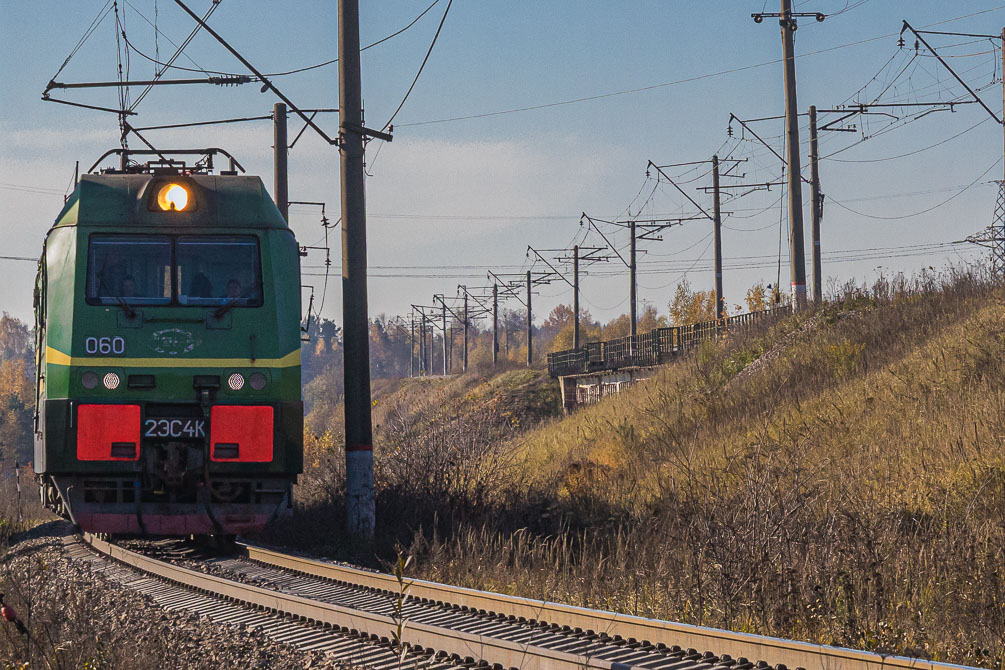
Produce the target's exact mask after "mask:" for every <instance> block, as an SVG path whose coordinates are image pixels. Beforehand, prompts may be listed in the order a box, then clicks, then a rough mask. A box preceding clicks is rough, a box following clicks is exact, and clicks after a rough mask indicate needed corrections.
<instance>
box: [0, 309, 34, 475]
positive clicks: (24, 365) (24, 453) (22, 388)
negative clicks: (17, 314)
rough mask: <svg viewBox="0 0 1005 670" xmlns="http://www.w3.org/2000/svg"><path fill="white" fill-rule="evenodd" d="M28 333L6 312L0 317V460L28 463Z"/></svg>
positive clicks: (31, 377)
mask: <svg viewBox="0 0 1005 670" xmlns="http://www.w3.org/2000/svg"><path fill="white" fill-rule="evenodd" d="M33 340H34V337H33V333H32V330H31V329H30V328H29V327H28V326H27V325H26V324H24V323H23V322H22V321H20V320H19V319H16V318H14V317H12V316H10V315H9V314H7V313H6V312H5V313H4V314H3V316H2V317H0V460H4V461H12V460H17V461H19V462H21V463H27V462H28V461H29V460H31V452H32V441H33V435H32V432H33V429H32V425H33V414H34V409H35V384H34V376H35V370H34V368H35V366H34V353H33V352H34V347H33Z"/></svg>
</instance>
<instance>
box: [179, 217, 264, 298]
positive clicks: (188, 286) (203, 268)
mask: <svg viewBox="0 0 1005 670" xmlns="http://www.w3.org/2000/svg"><path fill="white" fill-rule="evenodd" d="M175 249H176V257H177V282H178V301H179V302H180V303H181V304H183V305H213V306H216V305H234V306H248V307H251V306H257V305H261V304H262V284H261V281H260V279H259V277H261V272H260V268H259V260H258V241H257V240H256V239H255V238H254V237H222V236H208V235H207V236H200V237H196V236H191V237H179V238H178V240H177V242H176V246H175Z"/></svg>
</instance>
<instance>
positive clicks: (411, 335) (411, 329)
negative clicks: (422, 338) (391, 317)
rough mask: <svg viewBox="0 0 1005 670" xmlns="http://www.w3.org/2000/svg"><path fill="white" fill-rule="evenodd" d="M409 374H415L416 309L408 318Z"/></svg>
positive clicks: (410, 375)
mask: <svg viewBox="0 0 1005 670" xmlns="http://www.w3.org/2000/svg"><path fill="white" fill-rule="evenodd" d="M408 376H409V377H414V376H415V310H414V309H413V310H412V315H411V318H410V319H409V320H408Z"/></svg>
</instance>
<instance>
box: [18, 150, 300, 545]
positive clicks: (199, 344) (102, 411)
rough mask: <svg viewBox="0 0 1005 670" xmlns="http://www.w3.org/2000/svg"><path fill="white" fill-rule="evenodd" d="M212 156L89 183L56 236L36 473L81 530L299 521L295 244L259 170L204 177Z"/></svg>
mask: <svg viewBox="0 0 1005 670" xmlns="http://www.w3.org/2000/svg"><path fill="white" fill-rule="evenodd" d="M219 151H220V150H209V151H208V152H207V156H208V159H209V160H208V161H207V160H206V159H205V158H204V159H203V160H201V161H200V162H199V163H197V166H195V167H193V166H188V165H186V164H185V163H184V162H183V161H180V160H175V159H165V160H161V161H154V162H150V163H146V164H142V165H137V164H135V163H131V162H128V161H126V160H123V161H122V164H121V167H120V168H118V169H105V170H101V171H99V172H97V173H93V174H86V175H83V176H82V177H81V178H80V180H79V182H78V183H77V185H76V188H75V190H74V191H73V193H72V194H71V195H70V196H69V198H68V199H67V200H66V203H65V206H64V207H63V210H62V211H61V212H60V214H59V216H58V217H57V218H56V221H55V224H54V225H53V226H52V228H51V229H50V230H49V232H48V234H47V235H46V238H45V243H44V246H43V251H42V256H41V259H40V261H39V270H38V276H37V279H36V283H35V314H36V339H37V343H36V344H37V347H36V351H37V366H36V369H37V380H36V386H37V403H36V417H35V459H34V467H35V472H36V474H37V476H38V479H39V482H40V485H41V486H40V489H41V492H42V493H41V495H42V500H43V503H44V504H46V505H47V506H48V507H50V508H51V509H53V510H55V511H57V512H58V513H60V514H62V515H64V516H66V517H67V518H69V519H70V520H71V521H73V522H74V523H75V524H76V525H78V526H79V527H80V528H81V529H82V530H84V531H89V532H95V533H107V534H140V535H216V536H230V535H235V534H238V533H245V532H249V531H254V530H258V529H260V528H262V527H263V526H264V525H265V524H266V523H267V522H268V521H269V520H270V519H274V518H277V517H280V516H283V515H286V514H288V513H289V510H290V507H291V504H292V498H291V497H292V486H293V484H294V483H295V481H296V477H297V475H298V474H299V473H300V472H301V469H302V462H303V403H302V400H301V391H300V309H301V307H300V254H299V247H298V245H297V242H296V240H295V238H294V236H293V233H292V231H291V230H290V228H289V226H288V225H287V223H286V221H285V220H284V219H283V217H282V215H281V214H280V213H279V210H278V209H277V208H276V206H275V205H274V204H273V202H272V200H271V199H270V198H269V195H268V193H267V192H266V190H265V187H264V185H263V183H262V180H261V179H260V178H258V177H253V176H245V175H239V174H238V173H237V172H236V170H235V169H234V167H235V165H236V164H235V162H234V161H233V160H231V170H226V171H221V172H220V173H219V174H213V173H212V167H211V166H212V157H213V155H214V153H217V152H219ZM109 153H115V152H109ZM182 153H184V152H182ZM224 153H225V152H224ZM107 155H109V154H106V156H107ZM228 155H229V154H228ZM99 163H100V161H99ZM96 165H97V164H96Z"/></svg>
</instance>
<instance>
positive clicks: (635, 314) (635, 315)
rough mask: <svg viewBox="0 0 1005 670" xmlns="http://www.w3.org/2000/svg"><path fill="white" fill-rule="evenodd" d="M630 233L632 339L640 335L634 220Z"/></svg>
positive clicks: (629, 261)
mask: <svg viewBox="0 0 1005 670" xmlns="http://www.w3.org/2000/svg"><path fill="white" fill-rule="evenodd" d="M628 232H629V235H630V237H631V239H632V242H631V247H630V253H629V259H628V274H629V275H630V277H631V283H632V284H631V287H629V291H628V297H629V300H628V302H629V303H631V306H630V310H631V315H632V337H635V335H636V334H638V325H639V305H638V281H637V279H636V277H635V273H636V263H635V241H636V240H635V220H634V219H632V220H631V221H629V222H628Z"/></svg>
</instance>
